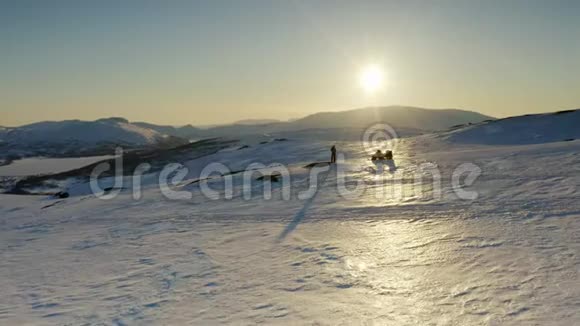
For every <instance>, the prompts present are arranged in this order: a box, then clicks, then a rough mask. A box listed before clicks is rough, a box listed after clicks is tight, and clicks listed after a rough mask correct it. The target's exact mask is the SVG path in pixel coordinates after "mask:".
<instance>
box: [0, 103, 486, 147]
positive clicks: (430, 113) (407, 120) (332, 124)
mask: <svg viewBox="0 0 580 326" xmlns="http://www.w3.org/2000/svg"><path fill="white" fill-rule="evenodd" d="M488 119H493V118H492V117H489V116H485V115H482V114H479V113H476V112H471V111H464V110H455V109H446V110H434V109H423V108H416V107H402V106H390V107H377V108H364V109H356V110H349V111H340V112H322V113H316V114H313V115H309V116H307V117H304V118H302V119H297V120H294V121H288V122H282V121H278V120H272V119H250V120H242V121H238V122H237V123H235V124H230V125H225V126H216V127H212V128H205V129H202V128H199V127H194V126H192V125H186V126H182V127H175V126H167V125H156V124H152V123H147V122H129V121H127V120H126V119H124V118H106V119H99V120H96V121H80V120H65V121H46V122H38V123H33V124H29V125H25V126H21V127H16V128H4V129H2V128H0V149H2V150H3V151H4V152H5V154H6V153H10V154H12V155H17V156H22V155H24V156H29V155H35V154H43V155H50V153H52V151H53V150H54V149H59V150H60V151H59V152H58V153H60V154H63V153H68V154H67V155H74V153H75V152H78V151H79V150H86V149H91V148H95V147H100V148H110V147H111V146H113V145H123V146H153V145H159V144H162V145H163V144H165V145H167V146H169V145H175V144H183V143H186V142H188V141H190V140H193V139H201V138H210V137H234V138H235V137H240V136H247V135H264V134H268V135H275V134H277V133H278V134H286V133H288V132H294V131H300V130H317V132H318V131H320V130H325V129H334V130H338V129H357V130H358V129H360V128H366V127H369V126H371V125H373V124H375V123H387V124H389V125H391V126H392V127H393V128H395V129H397V128H401V129H413V130H420V131H434V130H442V129H447V128H450V127H452V126H454V125H460V124H465V123H477V122H481V121H484V120H488ZM39 151H40V152H39ZM6 155H8V154H6Z"/></svg>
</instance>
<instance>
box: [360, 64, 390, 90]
mask: <svg viewBox="0 0 580 326" xmlns="http://www.w3.org/2000/svg"><path fill="white" fill-rule="evenodd" d="M383 83H384V73H383V69H382V68H381V67H380V66H378V65H368V66H366V67H364V68H363V69H361V71H360V74H359V85H360V87H361V88H362V89H363V90H364V91H365V92H367V93H375V92H376V91H378V90H379V89H380V88H382V86H383Z"/></svg>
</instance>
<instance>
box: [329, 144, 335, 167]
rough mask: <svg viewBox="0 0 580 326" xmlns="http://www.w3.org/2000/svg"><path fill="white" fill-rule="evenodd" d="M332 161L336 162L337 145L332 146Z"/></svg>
mask: <svg viewBox="0 0 580 326" xmlns="http://www.w3.org/2000/svg"><path fill="white" fill-rule="evenodd" d="M330 163H336V146H334V145H332V147H331V148H330Z"/></svg>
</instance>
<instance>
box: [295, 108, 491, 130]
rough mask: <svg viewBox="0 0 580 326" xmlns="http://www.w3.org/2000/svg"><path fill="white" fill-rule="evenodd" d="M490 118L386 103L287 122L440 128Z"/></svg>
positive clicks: (320, 125) (302, 125)
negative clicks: (385, 105)
mask: <svg viewBox="0 0 580 326" xmlns="http://www.w3.org/2000/svg"><path fill="white" fill-rule="evenodd" d="M489 119H494V118H493V117H490V116H486V115H483V114H481V113H477V112H473V111H466V110H457V109H425V108H417V107H408V106H387V107H371V108H363V109H355V110H348V111H340V112H321V113H316V114H313V115H309V116H307V117H305V118H302V119H298V120H295V121H293V122H290V123H289V126H290V127H291V128H292V129H294V130H298V129H307V128H324V127H328V128H341V127H368V126H371V125H372V124H374V123H378V122H384V123H387V124H389V125H391V126H392V127H399V128H415V129H421V130H443V129H447V128H450V127H452V126H454V125H459V124H465V123H476V122H481V121H485V120H489Z"/></svg>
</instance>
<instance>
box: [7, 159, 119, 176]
mask: <svg viewBox="0 0 580 326" xmlns="http://www.w3.org/2000/svg"><path fill="white" fill-rule="evenodd" d="M113 157H115V156H114V155H104V156H89V157H71V158H45V157H31V158H24V159H20V160H16V161H13V162H12V163H10V164H8V165H4V166H0V177H21V176H29V175H39V174H52V173H60V172H65V171H70V170H74V169H78V168H81V167H83V166H87V165H90V164H93V163H95V162H99V161H103V160H106V159H110V158H113Z"/></svg>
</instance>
